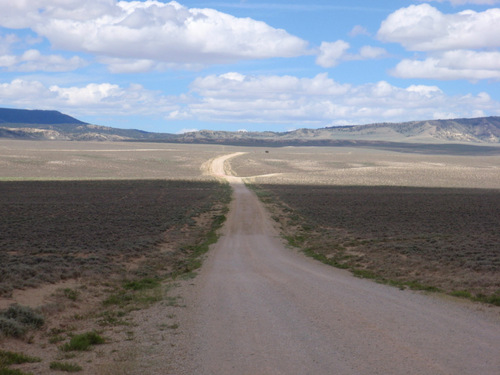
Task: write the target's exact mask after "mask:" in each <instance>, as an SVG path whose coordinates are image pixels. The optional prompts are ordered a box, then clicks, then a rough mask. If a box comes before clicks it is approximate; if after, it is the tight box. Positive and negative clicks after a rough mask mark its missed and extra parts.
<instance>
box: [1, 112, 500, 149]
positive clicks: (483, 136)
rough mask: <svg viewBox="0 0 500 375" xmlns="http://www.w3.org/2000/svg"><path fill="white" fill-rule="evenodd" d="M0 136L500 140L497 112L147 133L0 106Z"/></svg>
mask: <svg viewBox="0 0 500 375" xmlns="http://www.w3.org/2000/svg"><path fill="white" fill-rule="evenodd" d="M0 137H2V138H12V139H39V140H44V139H46V140H73V141H81V140H85V141H91V140H97V141H149V142H179V143H210V144H230V145H241V146H269V147H270V146H349V145H367V144H370V145H377V144H378V145H380V144H381V143H383V144H387V143H391V144H395V143H396V144H399V143H404V144H435V145H436V144H469V145H479V144H482V145H488V144H489V145H492V146H497V145H499V144H500V117H481V118H473V119H452V120H428V121H410V122H404V123H378V124H369V125H349V126H338V127H328V128H320V129H298V130H294V131H289V132H282V133H279V132H272V131H266V132H243V131H239V132H228V131H213V130H202V131H197V132H191V133H185V134H169V133H152V132H146V131H141V130H135V129H118V128H112V127H107V126H99V125H92V124H87V123H84V122H82V121H80V120H77V119H75V118H73V117H71V116H68V115H64V114H62V113H60V112H57V111H39V110H33V111H29V110H19V109H5V108H3V109H2V108H0Z"/></svg>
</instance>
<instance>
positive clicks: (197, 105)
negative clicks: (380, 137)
mask: <svg viewBox="0 0 500 375" xmlns="http://www.w3.org/2000/svg"><path fill="white" fill-rule="evenodd" d="M191 95H192V97H193V99H192V100H191V101H190V102H189V103H187V104H186V105H184V106H183V107H182V109H181V110H177V111H176V114H177V116H178V118H181V117H182V118H184V119H197V120H203V121H225V122H243V121H245V122H260V123H290V122H293V123H302V124H303V126H307V125H310V124H314V125H317V126H321V125H323V126H326V125H328V124H339V123H358V124H359V123H367V122H378V121H406V120H408V121H409V120H414V119H416V118H419V119H425V118H429V119H432V118H441V117H442V116H443V113H448V114H450V115H451V114H452V115H453V116H454V117H473V116H475V115H477V113H479V112H478V111H481V113H488V114H490V115H494V114H499V113H500V109H499V108H500V107H499V104H500V103H498V102H496V101H494V100H492V99H491V98H490V97H489V96H486V95H485V94H484V93H481V94H479V95H476V96H474V95H470V94H467V95H462V96H448V95H446V94H445V93H444V92H443V91H442V90H441V89H440V88H439V87H437V86H427V85H411V86H409V87H406V88H403V87H397V86H394V85H391V84H390V83H388V82H386V81H380V82H376V83H370V84H364V85H359V86H352V85H344V84H340V83H338V82H336V81H335V80H333V79H331V78H329V77H328V75H327V74H319V75H317V76H315V77H312V78H298V77H293V76H245V75H241V74H237V73H231V74H223V75H210V76H206V77H203V78H198V79H197V80H195V81H194V82H193V83H192V85H191ZM453 116H452V117H453Z"/></svg>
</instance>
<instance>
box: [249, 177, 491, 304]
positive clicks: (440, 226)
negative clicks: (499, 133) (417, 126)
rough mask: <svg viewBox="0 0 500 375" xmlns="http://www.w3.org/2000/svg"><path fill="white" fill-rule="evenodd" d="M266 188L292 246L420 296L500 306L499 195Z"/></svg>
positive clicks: (445, 190) (393, 189)
mask: <svg viewBox="0 0 500 375" xmlns="http://www.w3.org/2000/svg"><path fill="white" fill-rule="evenodd" d="M258 188H259V191H260V195H263V200H264V201H266V200H267V201H268V202H271V201H272V200H273V199H270V198H273V197H278V200H279V201H280V202H281V203H282V204H281V206H280V207H279V211H275V219H276V220H281V221H282V222H283V224H284V227H285V231H286V235H287V237H288V239H289V241H290V242H291V243H292V244H295V245H297V246H299V247H302V248H305V249H306V250H307V252H309V253H310V254H311V255H316V257H318V258H320V259H322V260H324V261H325V262H327V263H331V264H334V265H337V266H340V267H345V268H351V269H352V270H354V273H355V274H358V275H360V276H367V277H373V278H376V279H379V280H383V281H389V280H390V281H392V282H395V283H396V284H398V283H399V284H400V285H407V286H410V287H412V286H415V287H416V288H418V289H420V288H421V289H429V290H431V289H441V290H444V291H447V292H450V293H454V294H457V293H461V294H464V295H471V296H476V297H478V299H480V300H490V301H497V300H500V230H499V228H500V227H499V224H500V191H499V190H486V189H454V188H418V187H389V186H386V187H362V186H356V187H346V186H299V185H295V186H291V185H290V186H288V185H260V186H259V187H258ZM260 189H264V190H265V191H267V192H268V193H264V194H263V193H262V191H261V190H260ZM275 209H276V207H275ZM276 212H280V214H277V213H276ZM286 228H288V229H286ZM457 295H458V294H457ZM497 302H500V301H497Z"/></svg>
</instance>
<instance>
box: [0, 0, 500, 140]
mask: <svg viewBox="0 0 500 375" xmlns="http://www.w3.org/2000/svg"><path fill="white" fill-rule="evenodd" d="M0 9H1V13H0V107H12V108H27V109H55V110H59V111H61V112H64V113H67V114H69V115H72V116H75V117H77V118H78V119H80V120H83V121H86V122H90V123H94V124H99V125H107V126H114V127H120V128H136V129H142V130H147V131H156V132H168V133H179V132H185V131H190V130H201V129H213V130H233V131H236V130H248V131H252V130H258V131H261V130H274V131H286V130H290V129H297V128H319V127H325V126H336V125H345V124H366V123H374V122H399V121H411V120H427V119H438V118H458V117H481V116H500V38H499V37H498V36H499V35H500V0H427V1H423V0H421V1H419V0H414V1H411V0H400V1H395V0H389V1H373V0H349V1H344V0H341V1H321V0H312V1H307V2H306V1H297V0H287V1H281V0H274V1H273V0H270V1H262V0H256V1H253V0H241V1H240V0H237V1H229V0H221V1H216V0H215V1H210V0H208V1H200V0H196V1H195V0H185V1H178V2H173V1H172V2H171V1H153V0H148V1H116V0H86V1H81V0H64V1H61V0H30V1H25V2H15V1H11V0H0Z"/></svg>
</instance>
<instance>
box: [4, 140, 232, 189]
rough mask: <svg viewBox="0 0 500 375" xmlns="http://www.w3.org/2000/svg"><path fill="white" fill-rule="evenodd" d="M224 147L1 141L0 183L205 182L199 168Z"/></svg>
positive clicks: (224, 151)
mask: <svg viewBox="0 0 500 375" xmlns="http://www.w3.org/2000/svg"><path fill="white" fill-rule="evenodd" d="M226 150H232V148H230V147H225V146H203V145H196V146H190V145H176V144H164V143H126V142H63V141H41V142H37V141H13V140H5V139H0V181H1V180H22V179H35V180H75V179H76V180H82V179H86V180H102V179H142V180H145V179H168V180H200V179H205V180H206V179H210V177H208V176H207V175H203V174H202V173H200V166H201V165H202V164H203V163H205V162H206V161H207V160H209V159H211V158H214V157H215V156H217V155H223V154H225V153H228V152H226Z"/></svg>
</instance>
